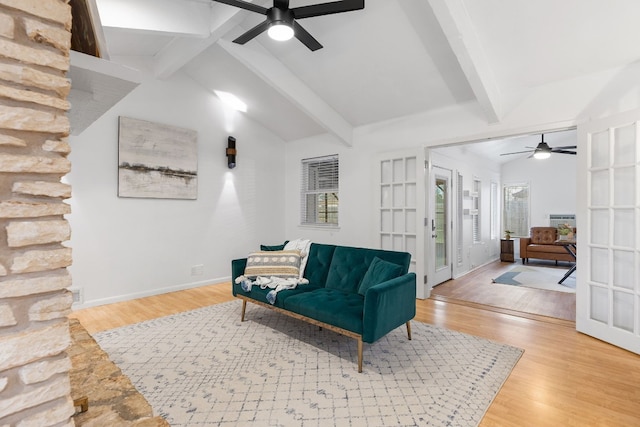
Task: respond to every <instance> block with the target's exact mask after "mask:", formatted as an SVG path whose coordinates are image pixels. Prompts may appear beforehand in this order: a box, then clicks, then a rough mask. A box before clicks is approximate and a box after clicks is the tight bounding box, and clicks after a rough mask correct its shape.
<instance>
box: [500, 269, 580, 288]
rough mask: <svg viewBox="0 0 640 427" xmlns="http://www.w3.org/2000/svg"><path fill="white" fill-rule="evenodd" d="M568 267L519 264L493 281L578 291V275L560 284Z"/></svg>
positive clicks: (504, 283) (573, 275)
mask: <svg viewBox="0 0 640 427" xmlns="http://www.w3.org/2000/svg"><path fill="white" fill-rule="evenodd" d="M567 271H568V268H566V269H565V268H547V267H529V266H524V265H519V266H516V267H513V268H512V269H511V270H510V271H508V272H506V273H503V274H501V275H500V276H498V277H496V278H495V279H493V283H501V284H503V285H514V286H524V287H527V288H537V289H546V290H549V291H558V292H569V293H575V292H576V276H575V273H573V274H572V275H571V276H569V277H567V279H566V280H565V281H564V282H562V284H561V285H560V284H558V282H559V281H560V279H562V276H564V275H565V273H566V272H567Z"/></svg>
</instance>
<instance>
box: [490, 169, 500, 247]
mask: <svg viewBox="0 0 640 427" xmlns="http://www.w3.org/2000/svg"><path fill="white" fill-rule="evenodd" d="M498 197H499V192H498V183H497V182H493V181H492V182H491V240H494V239H497V238H498V232H499V231H498V228H499V224H500V223H499V221H498V219H499V212H498Z"/></svg>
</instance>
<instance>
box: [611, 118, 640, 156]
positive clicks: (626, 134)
mask: <svg viewBox="0 0 640 427" xmlns="http://www.w3.org/2000/svg"><path fill="white" fill-rule="evenodd" d="M613 147H614V148H613V163H614V165H624V164H629V163H633V161H634V160H635V158H636V126H635V124H633V125H629V126H624V127H621V128H617V129H616V130H615V144H614V146H613Z"/></svg>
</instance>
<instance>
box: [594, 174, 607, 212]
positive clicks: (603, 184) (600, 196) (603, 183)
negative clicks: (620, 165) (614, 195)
mask: <svg viewBox="0 0 640 427" xmlns="http://www.w3.org/2000/svg"><path fill="white" fill-rule="evenodd" d="M591 205H592V206H608V205H609V171H608V170H603V171H597V172H593V173H592V174H591Z"/></svg>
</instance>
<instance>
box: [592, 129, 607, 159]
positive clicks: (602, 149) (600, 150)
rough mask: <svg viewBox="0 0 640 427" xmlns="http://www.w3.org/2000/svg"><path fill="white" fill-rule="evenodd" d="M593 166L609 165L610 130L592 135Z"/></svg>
mask: <svg viewBox="0 0 640 427" xmlns="http://www.w3.org/2000/svg"><path fill="white" fill-rule="evenodd" d="M590 159H591V164H590V165H589V166H590V167H591V168H603V167H607V166H609V131H608V130H606V131H604V132H599V133H594V134H592V135H591V156H590Z"/></svg>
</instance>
